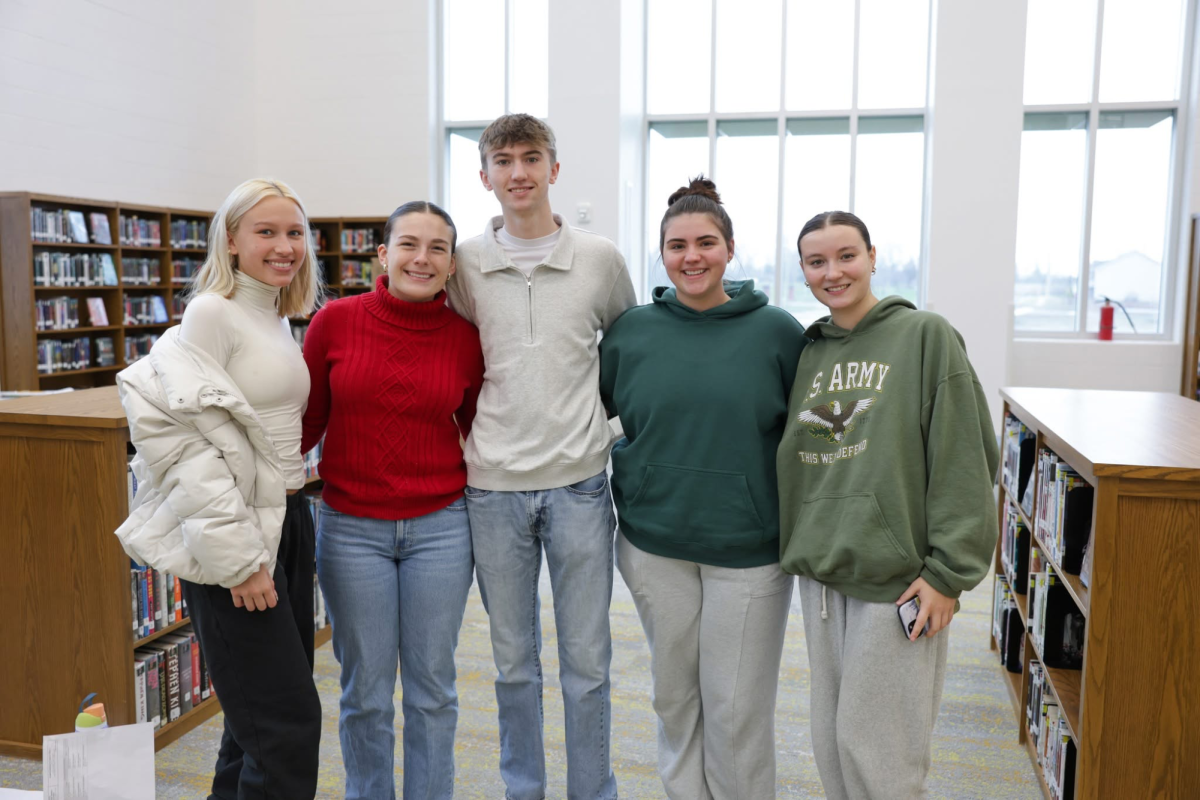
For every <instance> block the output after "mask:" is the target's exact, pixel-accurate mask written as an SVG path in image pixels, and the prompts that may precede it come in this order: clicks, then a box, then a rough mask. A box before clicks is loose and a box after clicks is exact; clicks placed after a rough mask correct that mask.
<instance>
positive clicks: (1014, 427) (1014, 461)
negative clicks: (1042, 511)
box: [1001, 414, 1037, 516]
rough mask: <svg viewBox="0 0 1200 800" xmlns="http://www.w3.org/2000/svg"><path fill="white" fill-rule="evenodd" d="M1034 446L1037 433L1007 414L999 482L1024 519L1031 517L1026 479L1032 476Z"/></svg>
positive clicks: (1027, 481) (1028, 483) (1031, 494)
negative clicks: (1023, 515) (1023, 513)
mask: <svg viewBox="0 0 1200 800" xmlns="http://www.w3.org/2000/svg"><path fill="white" fill-rule="evenodd" d="M1036 446H1037V434H1036V433H1034V432H1033V431H1032V430H1030V429H1029V428H1027V427H1026V426H1025V424H1024V423H1022V422H1021V421H1020V420H1019V419H1017V418H1016V417H1015V416H1013V415H1012V414H1006V415H1005V417H1004V452H1003V461H1002V468H1001V481H1002V482H1003V483H1004V489H1005V491H1006V492H1007V493H1008V494H1009V495H1010V496H1011V497H1012V498H1013V500H1014V502H1016V504H1017V505H1018V506H1019V507H1020V508H1021V510H1023V511H1024V512H1025V514H1026V515H1027V516H1029V515H1032V514H1033V493H1032V492H1030V491H1029V489H1030V482H1029V477H1030V475H1031V474H1032V473H1033V464H1034V457H1035V449H1036Z"/></svg>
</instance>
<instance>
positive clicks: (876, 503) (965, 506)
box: [777, 297, 1000, 603]
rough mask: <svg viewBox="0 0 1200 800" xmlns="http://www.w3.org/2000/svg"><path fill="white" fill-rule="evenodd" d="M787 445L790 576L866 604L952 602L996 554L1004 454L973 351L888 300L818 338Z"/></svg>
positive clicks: (782, 495)
mask: <svg viewBox="0 0 1200 800" xmlns="http://www.w3.org/2000/svg"><path fill="white" fill-rule="evenodd" d="M807 334H808V336H809V338H811V339H812V344H810V345H809V346H808V347H807V348H806V349H805V350H804V355H803V356H802V357H801V359H800V365H799V368H798V369H797V371H796V384H795V387H794V388H793V390H792V396H791V404H790V406H789V412H788V425H787V430H786V431H785V433H784V437H783V441H782V443H781V444H780V445H779V458H778V461H777V466H778V472H779V486H780V490H779V499H780V514H781V520H782V528H783V537H782V543H781V544H782V547H781V551H780V552H781V565H782V566H783V568H784V569H785V570H787V571H788V572H793V573H796V574H798V575H805V576H808V577H809V578H813V579H814V580H817V581H820V582H821V583H824V584H827V585H828V586H830V587H831V588H833V589H836V590H837V591H839V592H842V593H843V594H846V595H849V596H851V597H857V598H859V599H861V600H866V601H868V602H878V603H884V602H892V601H895V600H897V599H899V597H900V595H901V594H903V592H904V590H905V589H907V588H908V586H909V584H910V583H912V582H913V581H914V580H916V578H917V576H921V577H923V578H925V580H926V581H928V582H929V584H930V585H931V586H933V587H934V588H935V589H937V590H938V591H939V592H941V593H942V594H944V595H946V596H948V597H958V595H959V594H960V593H961V592H963V591H965V590H967V589H970V588H972V587H974V586H975V585H976V584H978V583H979V582H980V581H981V580H982V579H983V577H984V575H985V574H986V573H987V570H988V565H989V564H990V563H991V558H992V552H993V549H994V548H995V546H996V537H997V535H998V530H997V518H996V505H995V499H994V496H993V494H992V483H993V479H994V476H995V474H996V468H997V466H998V464H999V460H1000V455H999V448H998V446H997V443H996V435H995V432H994V429H993V427H992V418H991V412H990V411H989V410H988V404H987V400H986V398H985V396H984V392H983V388H982V387H981V386H980V385H979V380H978V379H977V378H976V377H975V371H974V370H973V369H972V368H971V364H970V362H969V361H968V360H967V352H966V349H965V347H964V345H963V341H962V337H961V336H959V334H958V331H956V330H954V328H953V327H951V326H950V323H948V322H946V320H944V319H943V318H942V317H939V316H938V315H937V314H933V313H930V312H927V311H917V310H916V308H915V307H914V306H913V305H912V303H909V302H908V301H907V300H904V299H902V298H900V297H888V298H886V299H884V300H881V301H879V303H878V304H877V305H876V306H875V307H874V308H872V309H871V310H870V311H869V312H867V315H866V316H865V317H863V319H862V321H861V322H859V323H858V325H856V326H855V327H854V329H853V330H849V331H848V330H845V329H844V328H839V327H838V326H836V325H834V324H833V323H832V322H831V321H830V319H829V318H828V317H826V318H824V319H822V320H818V321H817V322H815V323H814V324H813V325H811V326H810V327H809V328H808V331H807Z"/></svg>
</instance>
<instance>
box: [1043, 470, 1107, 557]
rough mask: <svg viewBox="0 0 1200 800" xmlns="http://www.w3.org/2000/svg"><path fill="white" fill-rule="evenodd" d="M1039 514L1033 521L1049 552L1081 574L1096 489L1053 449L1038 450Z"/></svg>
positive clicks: (1089, 535) (1088, 538) (1089, 536)
mask: <svg viewBox="0 0 1200 800" xmlns="http://www.w3.org/2000/svg"><path fill="white" fill-rule="evenodd" d="M1038 498H1039V500H1038V514H1037V520H1036V522H1035V523H1034V524H1035V525H1036V526H1037V530H1038V537H1039V538H1040V539H1041V540H1042V543H1043V544H1044V545H1045V546H1046V548H1047V550H1048V551H1049V552H1048V555H1049V556H1050V558H1052V559H1053V560H1055V561H1057V562H1058V563H1059V565H1060V566H1061V567H1062V568H1063V571H1064V572H1066V573H1068V574H1071V575H1078V574H1079V572H1080V570H1081V569H1082V568H1083V561H1084V556H1085V554H1086V553H1087V548H1088V542H1089V540H1090V538H1091V531H1092V506H1093V503H1094V501H1095V490H1094V489H1093V488H1092V486H1091V485H1089V484H1088V483H1087V481H1085V480H1084V479H1083V477H1082V476H1081V475H1080V474H1079V473H1078V472H1076V471H1075V470H1074V469H1072V468H1071V466H1070V465H1069V464H1067V463H1066V462H1065V461H1062V460H1061V459H1059V457H1058V456H1057V455H1056V454H1055V453H1054V452H1053V451H1051V450H1049V449H1046V448H1043V449H1042V451H1041V452H1040V453H1039V454H1038Z"/></svg>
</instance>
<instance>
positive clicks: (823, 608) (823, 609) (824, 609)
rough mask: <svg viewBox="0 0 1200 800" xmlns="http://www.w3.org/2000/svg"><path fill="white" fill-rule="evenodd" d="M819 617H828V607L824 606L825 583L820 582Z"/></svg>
mask: <svg viewBox="0 0 1200 800" xmlns="http://www.w3.org/2000/svg"><path fill="white" fill-rule="evenodd" d="M821 619H829V609H828V608H827V607H826V606H825V584H821Z"/></svg>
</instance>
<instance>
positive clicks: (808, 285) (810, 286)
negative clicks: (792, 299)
mask: <svg viewBox="0 0 1200 800" xmlns="http://www.w3.org/2000/svg"><path fill="white" fill-rule="evenodd" d="M804 285H805V286H807V287H809V288H810V289H811V288H812V284H810V283H809V282H808V281H805V282H804Z"/></svg>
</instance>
